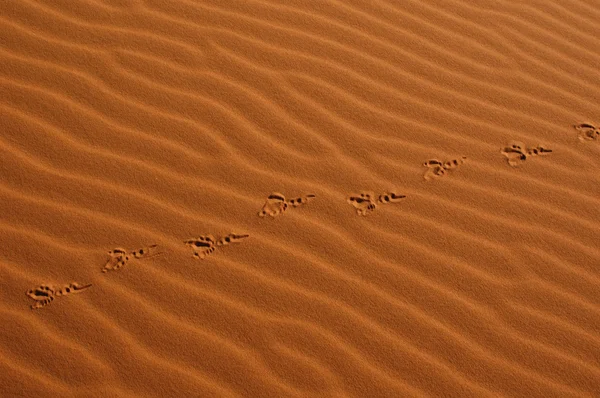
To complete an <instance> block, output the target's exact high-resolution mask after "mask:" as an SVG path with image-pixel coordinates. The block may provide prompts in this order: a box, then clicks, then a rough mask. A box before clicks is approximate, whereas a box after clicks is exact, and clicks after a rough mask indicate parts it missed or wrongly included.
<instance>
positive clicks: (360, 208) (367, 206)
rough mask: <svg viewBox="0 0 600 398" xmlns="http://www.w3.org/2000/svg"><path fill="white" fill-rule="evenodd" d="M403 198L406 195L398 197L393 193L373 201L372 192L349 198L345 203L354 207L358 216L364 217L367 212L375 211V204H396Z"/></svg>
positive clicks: (386, 193) (387, 193)
mask: <svg viewBox="0 0 600 398" xmlns="http://www.w3.org/2000/svg"><path fill="white" fill-rule="evenodd" d="M405 197H406V195H398V194H396V193H394V192H384V193H382V194H381V195H379V197H377V199H375V194H374V193H373V192H361V193H360V194H358V195H351V196H349V197H348V199H347V202H348V203H350V204H351V205H352V206H354V208H355V209H356V213H357V214H358V215H360V216H366V215H367V214H368V213H369V212H371V211H375V209H376V208H377V203H381V204H386V203H396V202H398V201H400V199H403V198H405Z"/></svg>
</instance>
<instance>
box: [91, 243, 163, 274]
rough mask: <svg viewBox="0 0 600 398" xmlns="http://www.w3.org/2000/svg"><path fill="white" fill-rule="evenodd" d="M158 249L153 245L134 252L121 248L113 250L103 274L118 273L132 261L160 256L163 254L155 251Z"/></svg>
mask: <svg viewBox="0 0 600 398" xmlns="http://www.w3.org/2000/svg"><path fill="white" fill-rule="evenodd" d="M156 247H157V245H151V246H148V247H144V248H141V249H138V250H133V251H127V250H125V249H122V248H120V247H118V248H116V249H113V250H109V252H108V255H109V256H110V258H109V259H108V261H107V262H106V264H105V265H104V268H102V272H108V271H116V270H118V269H120V268H121V267H123V266H124V265H125V264H127V263H128V262H129V260H131V259H136V260H137V259H141V258H149V257H154V256H158V255H159V254H162V253H157V252H156V251H155V249H156Z"/></svg>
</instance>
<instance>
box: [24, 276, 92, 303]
mask: <svg viewBox="0 0 600 398" xmlns="http://www.w3.org/2000/svg"><path fill="white" fill-rule="evenodd" d="M90 286H92V285H91V284H89V285H80V284H79V283H77V282H73V283H69V284H68V285H67V286H65V287H63V288H61V289H57V288H55V287H54V286H52V285H40V286H38V287H36V288H34V289H31V290H28V291H27V292H26V294H27V296H28V297H29V298H32V299H33V300H35V301H36V303H35V304H33V305H31V309H32V310H35V309H38V308H43V307H45V306H47V305H48V304H50V303H51V302H52V301H54V298H56V297H60V296H65V295H67V294H71V293H79V292H80V291H82V290H84V289H87V288H88V287H90Z"/></svg>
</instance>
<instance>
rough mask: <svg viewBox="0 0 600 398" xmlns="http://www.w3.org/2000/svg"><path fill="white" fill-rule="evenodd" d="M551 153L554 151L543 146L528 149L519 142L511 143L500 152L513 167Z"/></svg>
mask: <svg viewBox="0 0 600 398" xmlns="http://www.w3.org/2000/svg"><path fill="white" fill-rule="evenodd" d="M551 152H552V149H548V148H547V147H544V146H542V145H538V146H536V147H532V148H527V147H526V146H525V144H523V143H522V142H519V141H512V142H510V143H509V144H508V146H506V147H504V148H502V150H501V151H500V153H502V154H503V155H504V156H506V158H507V159H508V164H509V165H511V166H513V167H516V166H519V165H520V164H522V163H523V162H524V161H525V160H527V158H530V157H533V156H540V155H546V154H548V153H551Z"/></svg>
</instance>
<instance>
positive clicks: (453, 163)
mask: <svg viewBox="0 0 600 398" xmlns="http://www.w3.org/2000/svg"><path fill="white" fill-rule="evenodd" d="M466 160H467V157H466V156H461V157H460V158H456V159H452V160H448V161H446V162H442V161H440V160H437V159H430V160H428V161H426V162H424V163H423V166H425V167H427V171H426V172H425V175H424V176H423V177H424V178H425V180H427V181H429V180H431V179H433V178H439V177H443V176H445V175H446V174H447V173H448V172H449V171H450V170H452V169H455V168H457V167H458V166H460V165H462V164H463V163H465V161H466Z"/></svg>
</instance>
